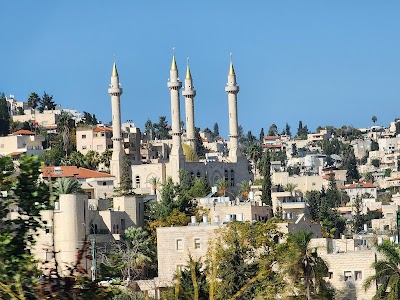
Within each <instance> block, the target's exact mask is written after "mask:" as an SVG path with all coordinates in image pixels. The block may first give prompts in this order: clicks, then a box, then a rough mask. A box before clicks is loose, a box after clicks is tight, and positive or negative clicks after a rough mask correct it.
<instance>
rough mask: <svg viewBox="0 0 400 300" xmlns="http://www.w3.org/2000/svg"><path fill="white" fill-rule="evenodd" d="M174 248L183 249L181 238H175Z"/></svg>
mask: <svg viewBox="0 0 400 300" xmlns="http://www.w3.org/2000/svg"><path fill="white" fill-rule="evenodd" d="M176 250H183V240H181V239H179V240H176Z"/></svg>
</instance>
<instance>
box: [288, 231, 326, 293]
mask: <svg viewBox="0 0 400 300" xmlns="http://www.w3.org/2000/svg"><path fill="white" fill-rule="evenodd" d="M311 237H312V233H311V232H305V231H299V232H297V233H295V234H291V233H290V234H289V237H288V244H289V248H288V249H289V251H288V252H287V256H288V267H287V272H288V274H289V276H290V277H291V280H292V284H293V285H294V288H295V290H296V291H297V292H298V293H299V294H300V295H305V296H306V299H307V300H310V299H316V297H318V296H321V294H323V296H324V297H323V299H333V295H332V293H331V292H329V290H328V289H327V284H326V282H325V281H324V277H326V276H327V275H328V266H327V264H326V262H325V261H324V260H323V259H322V258H321V257H319V256H318V253H317V251H316V249H310V246H309V245H310V241H311ZM291 289H292V290H293V287H292V288H291Z"/></svg>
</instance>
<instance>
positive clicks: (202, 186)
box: [188, 177, 211, 198]
mask: <svg viewBox="0 0 400 300" xmlns="http://www.w3.org/2000/svg"><path fill="white" fill-rule="evenodd" d="M210 192H211V187H210V184H209V182H208V179H207V177H203V178H197V177H195V178H193V181H192V182H191V187H190V189H189V191H188V194H189V195H190V197H191V198H200V197H205V196H207V195H208V194H209V193H210Z"/></svg>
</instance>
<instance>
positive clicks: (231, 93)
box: [225, 53, 240, 160]
mask: <svg viewBox="0 0 400 300" xmlns="http://www.w3.org/2000/svg"><path fill="white" fill-rule="evenodd" d="M225 92H226V93H227V94H228V109H229V157H230V158H231V160H232V159H234V158H237V157H238V156H240V152H239V149H238V130H239V126H238V113H237V94H238V93H239V86H238V85H236V74H235V69H234V68H233V62H232V53H230V63H229V72H228V84H227V86H226V87H225Z"/></svg>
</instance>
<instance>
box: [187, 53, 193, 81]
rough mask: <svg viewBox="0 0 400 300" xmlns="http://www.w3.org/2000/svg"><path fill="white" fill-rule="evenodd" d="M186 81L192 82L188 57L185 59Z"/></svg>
mask: <svg viewBox="0 0 400 300" xmlns="http://www.w3.org/2000/svg"><path fill="white" fill-rule="evenodd" d="M186 79H190V80H192V74H191V73H190V67H189V57H188V58H187V59H186Z"/></svg>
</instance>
